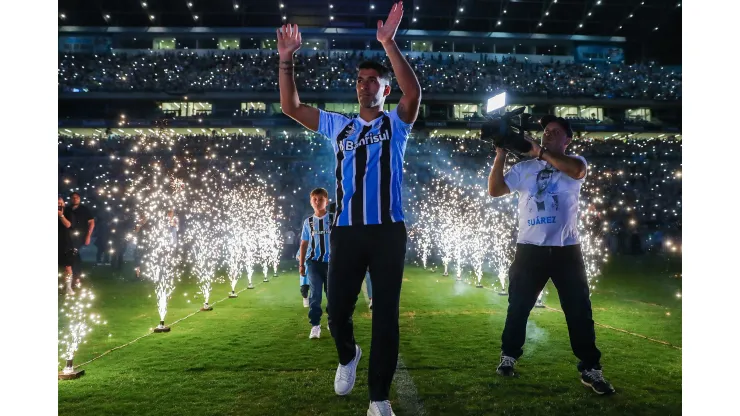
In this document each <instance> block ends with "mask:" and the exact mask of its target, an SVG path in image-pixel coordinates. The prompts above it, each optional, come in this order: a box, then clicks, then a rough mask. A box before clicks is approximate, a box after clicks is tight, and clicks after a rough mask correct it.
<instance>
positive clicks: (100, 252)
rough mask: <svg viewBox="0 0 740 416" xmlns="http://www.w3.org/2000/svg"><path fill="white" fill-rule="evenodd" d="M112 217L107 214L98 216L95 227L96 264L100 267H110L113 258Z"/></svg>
mask: <svg viewBox="0 0 740 416" xmlns="http://www.w3.org/2000/svg"><path fill="white" fill-rule="evenodd" d="M110 226H111V224H110V217H109V216H108V215H106V214H105V213H101V214H99V215H98V218H97V221H96V227H95V247H96V248H97V253H96V254H95V263H96V264H97V265H98V266H101V265H103V264H108V265H110V257H111V253H110V250H111V235H110Z"/></svg>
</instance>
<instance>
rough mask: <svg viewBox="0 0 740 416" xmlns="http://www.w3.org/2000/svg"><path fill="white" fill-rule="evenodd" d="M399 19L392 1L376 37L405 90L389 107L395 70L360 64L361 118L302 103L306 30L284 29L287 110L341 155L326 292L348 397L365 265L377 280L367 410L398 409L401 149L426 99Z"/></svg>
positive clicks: (341, 384)
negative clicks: (297, 57)
mask: <svg viewBox="0 0 740 416" xmlns="http://www.w3.org/2000/svg"><path fill="white" fill-rule="evenodd" d="M402 17H403V3H402V2H400V3H396V4H394V5H393V8H392V9H391V11H390V14H389V15H388V19H387V20H386V22H385V23H383V22H382V21H378V30H377V35H376V37H377V40H378V41H379V42H380V43H381V44H382V45H383V48H384V49H385V51H386V54H387V55H388V58H389V60H390V62H391V65H392V66H393V71H394V74H395V76H396V77H397V81H398V85H399V87H400V89H401V92H402V93H403V96H402V97H401V99H400V101H399V103H398V107H397V108H396V109H394V110H392V111H388V112H386V111H383V105H384V104H385V98H386V97H387V96H388V95H389V94H390V92H391V76H390V72H389V71H388V69H386V68H385V67H384V66H382V65H380V64H378V63H375V62H363V63H362V64H360V66H359V68H358V69H359V70H358V74H357V82H356V84H355V86H356V92H357V99H358V101H359V103H360V114H359V116H358V117H355V118H349V117H346V116H344V115H341V114H337V113H330V112H325V111H322V110H319V109H316V108H313V107H310V106H308V105H305V104H301V101H300V99H299V98H298V93H297V91H296V86H295V81H294V78H293V54H294V53H295V51H297V50H298V49H299V48H300V46H301V34H300V32H299V31H298V26H296V25H286V26H283V27H282V28H281V29H278V31H277V35H278V52H279V54H280V73H279V82H280V104H281V106H282V110H283V113H285V114H287V115H288V116H290V117H291V118H293V119H294V120H296V121H298V122H299V123H301V124H302V125H303V126H305V127H306V128H308V129H310V130H313V131H317V132H319V133H321V134H323V135H324V136H326V137H328V138H329V140H330V141H331V144H332V147H333V149H334V154H335V157H336V170H335V171H336V201H337V214H336V218H335V220H334V227H333V228H332V232H331V236H330V246H331V257H330V258H329V281H328V283H329V289H328V297H329V311H330V314H331V322H330V324H329V328H330V329H331V332H332V336H333V337H334V342H335V344H336V347H337V352H338V355H339V366H338V368H337V372H336V376H335V378H334V391H335V392H336V393H337V394H338V395H346V394H349V393H350V392H351V391H352V388H353V387H354V384H355V374H356V369H357V364H358V362H359V361H360V358H361V356H362V351H361V349H360V347H359V346H358V345H356V343H355V337H354V332H353V326H352V313H353V312H354V309H355V304H356V303H357V296H358V295H359V294H360V290H361V287H362V279H363V277H364V275H365V271H366V270H367V269H368V267H369V269H370V274H371V275H372V277H373V286H374V287H373V289H374V290H373V292H374V293H373V324H372V341H371V347H370V365H369V371H368V386H369V390H370V392H369V393H370V408H369V409H368V415H392V414H393V411H392V409H391V406H390V402H389V401H388V395H389V393H390V388H391V382H392V381H393V374H394V373H395V370H396V364H397V361H398V345H399V333H398V305H399V299H400V296H401V280H402V278H403V266H404V257H405V254H406V226H405V224H404V215H403V209H402V207H403V203H402V201H401V182H402V179H403V156H404V153H405V150H406V140H407V138H408V135H409V133H410V132H411V126H412V124H413V123H414V121H416V116H417V114H418V112H419V102H420V100H421V87H420V86H419V81H418V80H417V79H416V75H415V74H414V71H413V70H412V69H411V66H410V65H409V64H408V62H406V59H404V57H403V55H402V54H401V51H400V50H399V48H398V45H396V42H395V40H394V37H395V35H396V30H397V29H398V25H399V23H400V22H401V18H402Z"/></svg>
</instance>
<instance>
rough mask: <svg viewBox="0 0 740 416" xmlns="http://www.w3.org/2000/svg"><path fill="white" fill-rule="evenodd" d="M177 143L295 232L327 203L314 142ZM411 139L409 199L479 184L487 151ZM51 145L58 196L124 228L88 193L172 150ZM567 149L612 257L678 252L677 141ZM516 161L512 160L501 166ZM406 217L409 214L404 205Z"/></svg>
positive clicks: (104, 142)
mask: <svg viewBox="0 0 740 416" xmlns="http://www.w3.org/2000/svg"><path fill="white" fill-rule="evenodd" d="M176 140H177V141H178V145H177V146H176V148H177V152H178V154H181V155H185V154H187V155H188V156H189V157H195V158H199V159H207V160H208V163H232V162H237V163H240V165H239V166H240V167H243V168H246V169H249V170H250V173H251V174H257V175H260V176H261V177H262V178H263V179H266V180H268V181H270V182H271V183H274V184H275V190H276V192H277V194H278V195H276V196H279V197H280V199H279V203H280V204H281V208H282V212H283V216H284V218H285V228H286V229H294V231H295V230H299V228H300V224H301V221H302V219H303V217H304V216H305V215H307V214H309V213H310V207H309V206H308V204H307V202H306V201H307V198H308V197H307V195H308V192H310V190H311V189H313V188H315V187H317V186H321V187H324V188H326V189H329V190H330V195H332V198H333V191H334V180H333V174H334V172H333V167H334V155H333V153H332V149H331V145H330V144H329V143H328V142H327V141H326V139H324V138H322V137H321V136H318V135H311V134H298V135H294V136H291V135H283V134H280V135H279V136H278V137H275V138H272V139H267V138H265V137H264V136H250V135H206V134H203V135H190V136H177V138H176ZM411 140H412V141H410V142H409V145H408V146H407V157H406V162H405V175H406V176H407V179H406V181H405V184H406V188H407V189H406V190H405V191H404V192H414V190H415V189H418V186H417V184H427V183H430V181H431V180H432V179H433V178H434V177H436V176H437V175H438V174H439V172H442V171H444V170H445V169H459V170H462V171H467V172H470V176H471V178H473V179H472V180H476V179H475V178H477V180H480V181H485V180H486V178H487V175H488V169H489V168H490V163H491V162H492V156H493V151H492V147H491V145H490V144H488V143H485V142H482V141H480V140H476V139H472V138H470V137H460V136H445V135H432V137H426V138H422V137H417V138H415V139H411ZM58 143H59V144H58V147H59V192H60V195H62V196H63V197H65V198H66V197H67V195H68V194H69V193H70V192H71V191H73V190H74V191H77V192H79V193H80V194H81V195H82V196H83V200H84V202H85V203H86V204H87V205H88V206H89V207H90V208H91V209H92V210H93V212H94V213H96V216H98V217H101V216H102V217H105V218H107V221H114V220H115V223H116V224H118V223H123V222H125V223H127V224H130V223H131V221H132V220H133V219H132V218H130V216H127V215H126V214H125V213H124V212H123V211H122V210H123V205H122V204H120V203H119V204H118V205H117V204H116V203H114V202H112V201H110V200H106V201H103V200H101V198H100V195H99V194H98V193H97V189H99V188H100V185H101V184H102V183H119V184H124V178H125V175H124V172H123V171H124V170H125V169H126V165H125V164H124V163H123V162H124V161H125V159H126V158H128V157H133V156H136V157H137V159H139V163H146V160H145V158H146V155H145V153H147V152H148V153H159V154H166V153H167V152H171V150H169V149H168V148H164V147H162V148H160V149H149V150H147V152H142V151H141V149H137V148H136V146H135V142H134V140H133V139H131V138H127V137H122V136H110V137H108V138H100V137H98V138H92V137H85V138H82V137H76V138H71V137H69V136H60V137H59V141H58ZM570 149H571V151H572V152H574V153H577V154H581V155H583V156H584V157H585V158H586V159H587V160H588V162H589V166H590V171H589V178H588V180H587V185H586V186H585V187H584V197H586V198H594V197H598V198H599V203H594V202H593V201H592V203H591V204H590V205H589V207H588V209H590V210H596V211H598V212H597V216H598V218H599V221H600V222H601V224H598V226H599V227H601V228H600V230H599V232H600V233H601V235H602V236H603V237H604V240H605V244H606V245H607V246H608V248H609V249H610V250H611V251H613V252H620V253H634V254H637V253H644V252H647V251H666V250H667V249H671V248H672V247H680V244H681V212H682V210H681V208H682V205H681V199H682V198H681V141H680V140H676V139H673V138H671V139H667V140H666V139H650V140H646V139H635V140H627V141H625V140H616V139H615V140H600V139H589V140H582V139H576V140H574V142H573V144H572V145H571V147H570ZM515 161H516V160H515V159H514V158H513V157H512V159H511V160H510V163H513V162H515ZM121 188H123V185H122V186H121ZM119 210H121V211H120V212H119ZM407 211H408V212H409V213H410V212H411V210H410V208H408V207H407ZM410 221H413V219H412V218H410ZM100 223H101V221H99V222H98V224H100ZM98 227H101V228H100V229H101V230H105V227H104V226H102V225H96V230H97V229H98ZM119 233H120V231H119Z"/></svg>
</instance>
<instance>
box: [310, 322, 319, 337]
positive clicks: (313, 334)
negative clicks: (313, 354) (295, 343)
mask: <svg viewBox="0 0 740 416" xmlns="http://www.w3.org/2000/svg"><path fill="white" fill-rule="evenodd" d="M319 338H321V326H320V325H316V326H312V327H311V334H310V335H309V336H308V339H319Z"/></svg>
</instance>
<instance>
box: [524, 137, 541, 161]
mask: <svg viewBox="0 0 740 416" xmlns="http://www.w3.org/2000/svg"><path fill="white" fill-rule="evenodd" d="M524 139H525V140H527V141H529V142H530V143H532V148H531V149H530V150H529V152H527V156H529V157H533V158H538V157H539V156H540V150H542V146H540V144H539V143H537V140H536V139H535V138H534V137H532V136H531V135H530V134H529V133H528V132H524Z"/></svg>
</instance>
